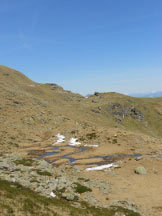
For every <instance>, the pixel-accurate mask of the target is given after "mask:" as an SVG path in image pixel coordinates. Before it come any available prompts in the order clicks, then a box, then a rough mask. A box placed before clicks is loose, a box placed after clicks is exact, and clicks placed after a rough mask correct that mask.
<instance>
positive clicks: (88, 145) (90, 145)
mask: <svg viewBox="0 0 162 216" xmlns="http://www.w3.org/2000/svg"><path fill="white" fill-rule="evenodd" d="M84 146H85V147H95V148H97V147H98V145H92V144H85V145H84Z"/></svg>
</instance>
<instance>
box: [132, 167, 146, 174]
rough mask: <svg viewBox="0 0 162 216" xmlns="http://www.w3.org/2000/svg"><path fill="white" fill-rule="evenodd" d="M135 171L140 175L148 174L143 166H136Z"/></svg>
mask: <svg viewBox="0 0 162 216" xmlns="http://www.w3.org/2000/svg"><path fill="white" fill-rule="evenodd" d="M134 172H135V173H136V174H140V175H146V174H147V171H146V169H145V168H144V167H143V166H139V167H137V168H135V169H134Z"/></svg>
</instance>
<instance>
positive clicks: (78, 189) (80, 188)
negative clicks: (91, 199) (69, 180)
mask: <svg viewBox="0 0 162 216" xmlns="http://www.w3.org/2000/svg"><path fill="white" fill-rule="evenodd" d="M75 185H76V188H75V191H76V192H77V193H79V194H81V193H85V192H91V191H92V190H91V189H90V188H88V187H86V186H84V185H81V184H79V183H77V182H76V183H75Z"/></svg>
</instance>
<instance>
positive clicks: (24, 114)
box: [0, 66, 162, 151]
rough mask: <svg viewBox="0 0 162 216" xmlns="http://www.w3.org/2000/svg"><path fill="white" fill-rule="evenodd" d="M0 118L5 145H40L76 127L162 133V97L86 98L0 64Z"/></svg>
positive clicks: (110, 95) (82, 132)
mask: <svg viewBox="0 0 162 216" xmlns="http://www.w3.org/2000/svg"><path fill="white" fill-rule="evenodd" d="M0 124H1V127H0V145H1V146H2V148H1V149H2V151H12V149H17V148H18V147H21V148H22V147H25V146H28V145H34V146H38V145H39V144H40V142H43V141H46V140H48V139H49V138H50V137H51V136H53V135H55V134H56V133H58V132H62V133H64V134H65V135H67V136H70V134H71V131H74V130H75V131H77V133H78V137H83V136H84V135H85V134H86V133H88V132H89V133H91V132H92V131H96V132H99V133H100V131H103V134H102V136H105V134H106V133H107V132H106V131H107V130H111V131H113V130H114V131H116V130H117V128H118V129H119V130H122V131H126V132H127V131H130V132H133V133H140V134H144V135H149V136H154V137H161V136H162V134H161V131H162V99H161V98H160V99H138V98H132V97H129V96H125V95H122V94H118V93H99V94H97V95H92V96H89V97H88V98H84V97H82V96H81V95H79V94H74V93H72V92H70V91H65V90H64V89H63V88H61V87H58V86H57V85H55V84H39V83H36V82H33V81H31V80H30V79H28V78H27V77H26V76H24V75H23V74H22V73H20V72H18V71H15V70H12V69H10V68H7V67H4V66H0ZM112 133H113V132H112ZM101 141H102V138H101V136H99V137H98V142H101Z"/></svg>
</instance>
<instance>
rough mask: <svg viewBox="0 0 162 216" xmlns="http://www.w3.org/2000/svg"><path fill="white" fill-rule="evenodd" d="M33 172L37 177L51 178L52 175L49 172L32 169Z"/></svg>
mask: <svg viewBox="0 0 162 216" xmlns="http://www.w3.org/2000/svg"><path fill="white" fill-rule="evenodd" d="M34 171H36V172H37V174H38V175H42V176H52V174H51V173H50V172H48V171H40V170H37V169H34Z"/></svg>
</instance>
